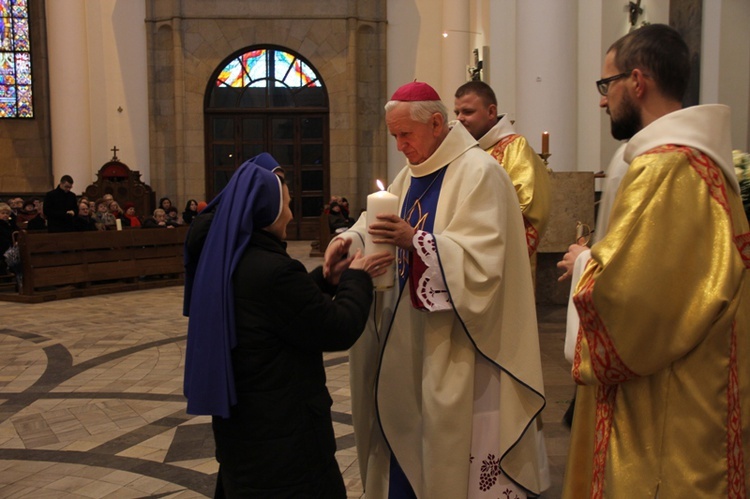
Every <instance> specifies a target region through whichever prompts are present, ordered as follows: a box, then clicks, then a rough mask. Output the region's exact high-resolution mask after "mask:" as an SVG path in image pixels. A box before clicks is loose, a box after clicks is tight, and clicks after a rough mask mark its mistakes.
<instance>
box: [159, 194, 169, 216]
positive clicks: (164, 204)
mask: <svg viewBox="0 0 750 499" xmlns="http://www.w3.org/2000/svg"><path fill="white" fill-rule="evenodd" d="M171 207H172V201H171V200H170V199H169V198H167V197H164V198H161V199H160V200H159V208H161V209H162V210H164V213H166V212H168V211H169V209H170V208H171Z"/></svg>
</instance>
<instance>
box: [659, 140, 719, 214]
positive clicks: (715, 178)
mask: <svg viewBox="0 0 750 499" xmlns="http://www.w3.org/2000/svg"><path fill="white" fill-rule="evenodd" d="M665 152H680V153H682V154H684V155H685V156H686V157H687V159H688V162H689V163H690V166H692V167H693V169H694V170H695V171H696V172H697V173H698V175H700V177H701V178H702V179H703V181H704V182H705V183H706V185H708V190H709V192H710V193H711V197H712V198H714V199H715V200H716V201H717V202H718V203H719V204H720V205H721V207H722V208H724V211H726V212H727V213H730V211H729V201H727V188H726V182H725V181H724V172H722V170H721V168H719V167H718V166H717V165H716V163H714V161H713V160H712V159H711V158H710V157H708V156H707V155H705V154H704V153H703V152H702V151H699V150H698V149H693V148H691V147H687V146H678V145H674V144H667V145H663V146H659V147H657V148H655V149H651V150H650V151H648V152H647V153H646V154H660V153H665Z"/></svg>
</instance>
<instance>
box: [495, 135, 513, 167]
mask: <svg viewBox="0 0 750 499" xmlns="http://www.w3.org/2000/svg"><path fill="white" fill-rule="evenodd" d="M518 137H519V135H518V134H516V133H512V134H510V135H507V136H505V137H503V138H502V139H500V141H499V142H498V143H497V145H496V146H495V148H494V149H492V152H491V153H490V154H491V155H492V157H493V158H495V159H496V160H497V162H498V163H502V162H503V158H504V157H505V148H506V147H508V144H510V143H511V142H513V141H514V140H516V138H518Z"/></svg>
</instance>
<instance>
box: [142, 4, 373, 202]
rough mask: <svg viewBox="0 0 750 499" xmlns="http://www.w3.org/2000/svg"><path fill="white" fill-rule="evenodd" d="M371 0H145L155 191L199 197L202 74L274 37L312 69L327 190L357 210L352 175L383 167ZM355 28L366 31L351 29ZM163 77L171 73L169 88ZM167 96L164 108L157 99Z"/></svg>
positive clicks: (201, 186) (201, 192)
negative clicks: (319, 98) (318, 80)
mask: <svg viewBox="0 0 750 499" xmlns="http://www.w3.org/2000/svg"><path fill="white" fill-rule="evenodd" d="M381 4H382V1H379V0H371V1H367V2H356V1H354V0H350V1H347V2H337V1H327V2H326V1H321V2H307V1H288V2H287V1H285V2H267V1H265V0H255V1H222V2H210V3H209V2H203V1H200V0H184V1H177V0H174V1H156V0H149V1H147V18H146V23H147V27H148V29H147V30H148V35H147V36H148V40H149V41H148V45H149V56H148V58H149V60H148V65H149V75H151V77H152V78H150V81H151V83H150V87H149V107H150V115H151V123H150V130H151V141H152V145H151V171H152V186H153V187H154V188H155V190H156V191H157V192H167V193H169V194H170V195H172V196H173V197H174V198H176V199H177V200H179V202H182V201H183V200H185V199H188V198H197V199H203V198H204V197H205V194H204V192H205V178H204V177H205V175H204V171H205V153H204V121H203V106H204V94H205V92H206V88H207V84H208V79H209V77H210V76H211V74H212V73H213V72H214V70H215V69H217V66H218V65H219V64H220V63H221V62H222V61H223V60H224V59H225V58H226V57H227V56H229V55H230V54H232V53H233V52H235V51H237V50H240V49H242V48H245V47H249V46H251V45H255V44H262V43H263V44H275V45H279V46H282V47H286V48H288V49H291V50H293V51H296V52H298V53H299V54H300V55H302V56H303V57H304V58H306V59H307V60H308V61H310V63H311V64H312V65H313V66H314V67H315V69H316V70H317V71H318V72H319V73H320V75H321V77H322V79H323V82H324V84H325V86H326V88H327V90H328V96H329V106H330V115H329V118H330V121H329V122H330V139H331V148H330V161H331V164H330V179H331V180H330V190H331V193H332V194H338V195H343V196H347V197H348V198H349V199H350V201H352V202H353V204H354V206H353V208H354V210H358V209H359V208H360V207H359V206H356V203H357V200H358V199H360V198H361V197H362V196H361V195H360V193H359V192H358V190H359V189H360V182H359V181H358V180H357V179H358V178H360V175H362V174H365V175H367V174H368V172H369V171H373V172H377V171H379V170H382V169H383V164H384V163H383V159H382V158H379V156H378V154H377V149H378V148H380V147H382V143H383V137H384V135H383V132H379V131H378V129H380V130H382V129H383V127H384V125H383V112H382V111H381V109H382V96H383V94H384V88H383V81H384V77H383V73H382V71H383V67H384V65H383V63H382V61H384V59H385V46H384V40H383V33H384V22H385V18H384V16H385V12H384V9H383V6H382V5H381ZM364 26H366V27H368V28H369V29H370V30H371V31H369V32H368V31H367V30H365V31H364V34H361V35H358V33H359V29H360V28H361V27H364ZM358 43H359V44H360V45H362V47H361V50H360V51H358ZM363 55H366V56H368V57H371V59H372V64H373V65H372V67H362V66H361V65H359V66H358V64H357V62H358V58H359V57H361V56H363ZM358 69H362V70H364V69H367V70H368V71H371V72H372V74H369V73H368V71H359V72H358ZM358 75H361V77H362V78H363V81H360V80H359V79H358ZM167 77H171V78H172V81H173V85H172V87H171V88H170V87H169V86H168V85H167V83H166V81H165V80H166V78H167ZM163 80H164V81H163ZM360 83H361V84H362V85H361V86H360ZM170 99H171V100H172V101H173V106H171V108H170V106H168V105H166V104H167V102H166V101H168V100H170ZM362 106H366V108H367V109H372V110H374V112H375V113H377V114H376V115H375V116H376V118H375V119H376V120H377V121H378V124H377V125H373V122H372V121H371V120H372V118H369V117H365V116H363V115H362V114H358V109H359V108H360V107H362ZM360 127H361V128H360ZM368 132H371V133H368ZM173 151H174V153H173ZM170 169H171V170H170ZM175 179H176V182H174V180H175ZM362 199H364V198H362Z"/></svg>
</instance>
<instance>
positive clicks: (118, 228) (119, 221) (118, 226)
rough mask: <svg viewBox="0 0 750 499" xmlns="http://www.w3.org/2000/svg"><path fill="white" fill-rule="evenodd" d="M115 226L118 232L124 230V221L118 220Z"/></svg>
mask: <svg viewBox="0 0 750 499" xmlns="http://www.w3.org/2000/svg"><path fill="white" fill-rule="evenodd" d="M115 225H116V226H117V230H122V220H120V219H119V218H116V219H115Z"/></svg>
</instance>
